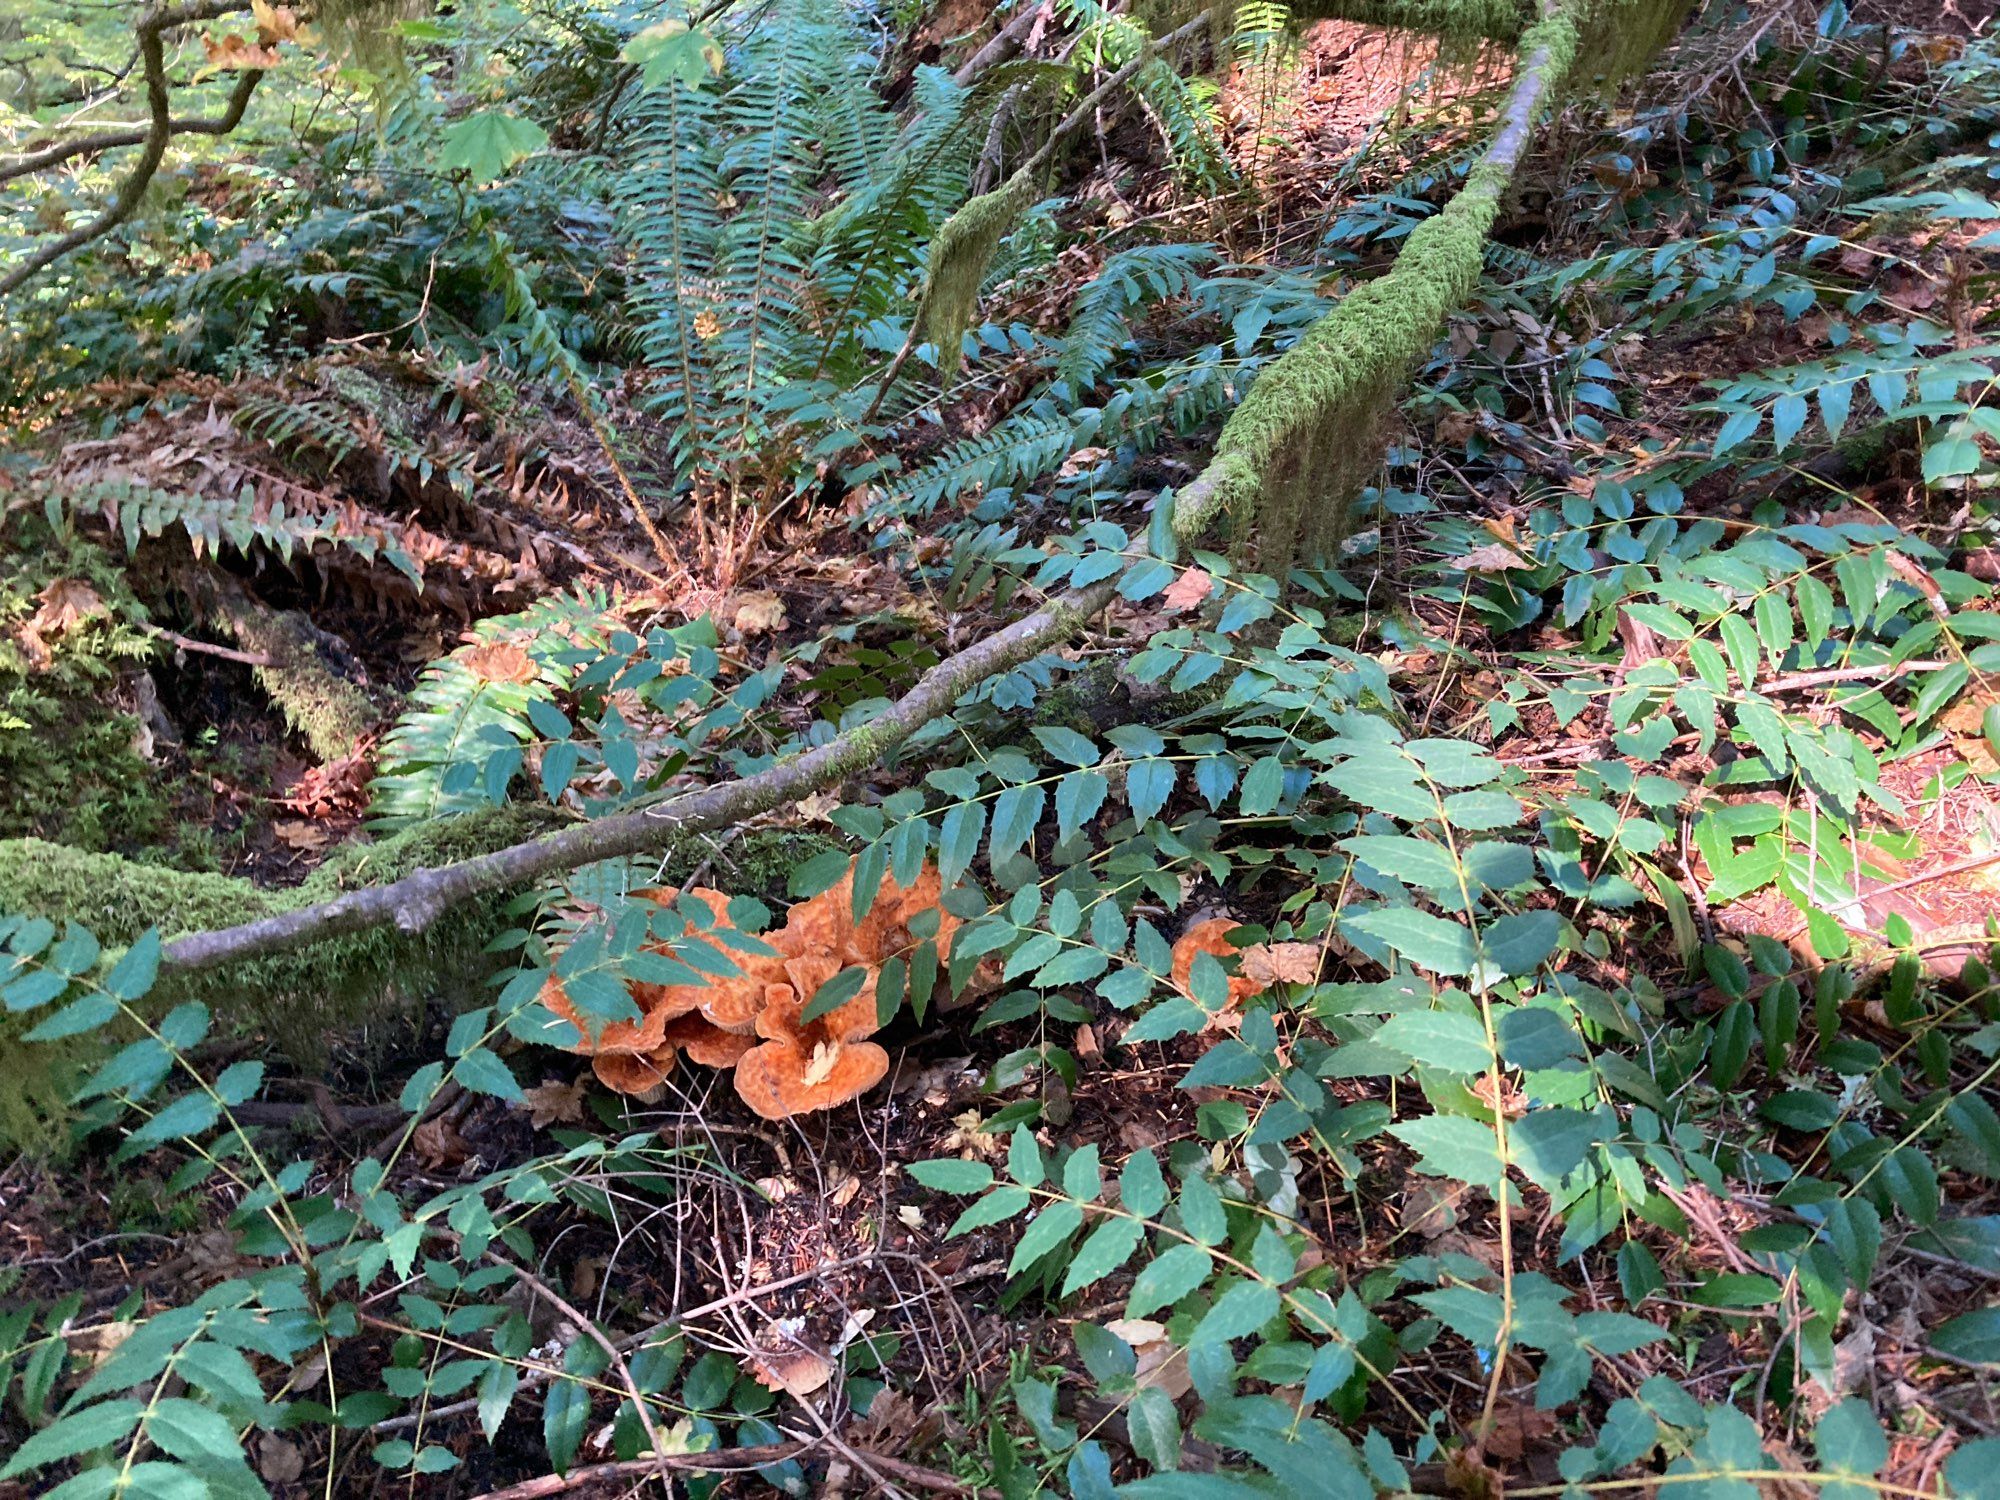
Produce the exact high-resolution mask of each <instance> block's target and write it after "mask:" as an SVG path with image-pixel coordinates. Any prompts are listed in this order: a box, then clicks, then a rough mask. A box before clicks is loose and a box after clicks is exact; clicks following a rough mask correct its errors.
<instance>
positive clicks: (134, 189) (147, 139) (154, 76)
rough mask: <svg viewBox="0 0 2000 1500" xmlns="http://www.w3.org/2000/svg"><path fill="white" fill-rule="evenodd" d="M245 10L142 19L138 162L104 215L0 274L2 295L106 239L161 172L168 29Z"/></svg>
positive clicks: (230, 5) (228, 5)
mask: <svg viewBox="0 0 2000 1500" xmlns="http://www.w3.org/2000/svg"><path fill="white" fill-rule="evenodd" d="M246 8H247V0H182V3H181V4H179V5H155V6H154V7H153V8H152V9H151V10H149V11H147V12H146V13H145V15H143V16H141V17H140V19H139V24H138V26H137V27H136V28H135V30H136V32H137V35H138V39H139V61H140V64H141V66H142V68H143V70H144V74H145V79H146V112H147V114H148V116H150V119H149V122H148V124H147V126H146V134H145V136H144V138H143V140H142V141H140V142H138V143H137V144H139V145H140V147H141V150H140V152H139V159H138V161H136V162H135V163H134V164H133V166H132V170H131V171H130V172H129V173H127V174H126V177H125V180H124V182H123V183H121V184H120V185H119V188H118V191H117V193H116V194H114V195H113V196H112V199H111V201H110V202H109V203H108V204H106V205H105V207H104V210H103V212H102V213H100V214H98V216H97V217H96V218H94V219H92V220H91V221H90V222H89V223H87V224H81V225H79V226H78V227H76V228H75V229H72V230H71V231H70V232H69V233H68V234H65V235H61V236H59V237H58V238H56V239H53V240H50V241H49V242H48V243H47V244H45V245H43V246H42V247H41V248H40V249H38V250H36V251H34V252H33V253H32V254H30V255H29V256H28V257H27V259H25V260H23V261H22V262H21V263H20V264H19V265H18V266H16V267H15V268H14V269H13V270H11V271H9V272H8V273H7V274H6V275H4V276H0V296H5V295H7V294H8V293H9V292H12V291H14V290H15V289H16V288H18V287H20V286H21V285H23V284H24V283H25V282H27V281H28V280H29V278H31V277H33V276H36V275H38V274H39V273H40V272H42V271H43V270H45V269H47V268H48V267H49V266H52V265H54V264H55V263H56V262H57V261H59V260H61V259H62V258H63V257H64V256H65V255H68V254H69V253H70V252H71V251H72V250H77V249H80V248H82V247H83V246H85V245H88V244H89V243H91V241H93V240H98V239H102V238H103V237H104V236H105V235H107V234H109V233H111V231H112V230H114V229H116V228H117V227H118V226H119V225H120V224H122V223H124V222H125V221H126V220H127V219H129V218H130V217H131V216H132V214H133V213H134V212H135V211H136V210H137V209H138V207H139V203H140V200H142V199H143V198H144V197H145V196H146V189H147V187H148V186H150V185H151V183H152V181H153V175H154V174H155V173H156V172H158V171H159V170H160V163H161V161H163V160H164V159H165V158H166V154H167V142H168V141H169V140H171V139H172V138H173V134H174V119H173V101H172V99H171V98H170V96H169V91H168V88H167V57H166V42H165V40H164V38H165V35H166V33H167V32H169V31H171V30H172V29H173V28H174V27H176V26H186V25H188V24H190V23H192V22H195V21H211V20H214V19H215V18H216V17H217V16H225V15H228V14H230V13H231V12H232V11H238V10H243V9H246ZM238 92H239V94H240V95H241V97H242V99H243V101H244V102H245V103H248V101H249V94H248V92H247V91H244V90H243V89H242V87H241V85H239V86H238ZM232 102H233V101H232Z"/></svg>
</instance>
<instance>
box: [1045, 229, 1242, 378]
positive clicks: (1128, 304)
mask: <svg viewBox="0 0 2000 1500" xmlns="http://www.w3.org/2000/svg"><path fill="white" fill-rule="evenodd" d="M1214 261H1215V251H1214V249H1213V248H1212V247H1210V246H1208V245H1141V246H1138V247H1136V248H1134V249H1131V250H1121V251H1119V252H1118V253H1117V254H1116V255H1113V256H1112V257H1111V258H1110V259H1109V260H1107V261H1105V263H1104V266H1103V268H1102V269H1101V270H1099V271H1098V273H1097V275H1096V276H1095V277H1093V278H1092V279H1091V281H1090V284H1089V285H1088V286H1086V287H1084V289H1083V290H1082V291H1081V292H1079V293H1077V298H1076V303H1075V306H1074V307H1073V308H1072V309H1071V311H1070V321H1069V329H1068V331H1067V332H1066V333H1065V334H1064V335H1063V344H1062V353H1061V354H1060V355H1059V356H1058V357H1057V359H1056V373H1055V379H1056V383H1057V385H1059V386H1061V387H1062V388H1064V389H1065V390H1066V391H1067V392H1068V394H1069V396H1070V397H1071V399H1075V398H1078V397H1081V396H1082V395H1083V394H1084V393H1085V392H1086V391H1088V390H1089V389H1090V388H1091V387H1092V386H1094V385H1096V384H1097V381H1098V378H1099V377H1100V376H1101V375H1103V373H1104V372H1105V371H1106V370H1108V369H1110V368H1111V365H1112V362H1113V361H1114V360H1115V359H1116V358H1117V356H1118V353H1119V351H1120V350H1121V349H1122V348H1124V347H1125V345H1126V344H1127V342H1128V341H1129V340H1130V339H1131V337H1132V316H1133V314H1134V313H1136V312H1139V311H1140V310H1141V309H1143V308H1146V307H1149V306H1152V305H1153V304H1155V303H1159V302H1164V301H1167V300H1169V299H1171V298H1176V297H1186V296H1188V295H1189V294H1190V293H1191V292H1193V290H1194V289H1195V287H1196V286H1197V285H1198V284H1199V283H1200V281H1201V276H1200V271H1201V268H1202V267H1204V266H1207V265H1211V264H1213V263H1214Z"/></svg>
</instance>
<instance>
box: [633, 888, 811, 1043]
mask: <svg viewBox="0 0 2000 1500" xmlns="http://www.w3.org/2000/svg"><path fill="white" fill-rule="evenodd" d="M639 894H640V895H643V896H645V897H647V898H648V899H650V900H653V901H657V902H658V903H659V904H660V905H662V906H665V905H669V904H670V903H672V902H673V901H674V900H675V899H676V898H677V897H678V896H679V895H680V892H678V891H676V890H674V889H672V888H671V887H667V888H664V889H655V890H648V891H642V892H640V893H639ZM687 894H688V895H690V896H693V897H695V898H697V899H698V900H700V901H701V902H702V904H703V905H705V906H706V907H708V909H709V910H710V911H711V912H713V913H714V914H715V928H714V929H710V930H721V929H724V928H727V929H728V930H729V931H731V932H734V931H735V930H736V928H735V927H734V925H733V924H731V922H730V920H729V898H728V897H727V896H726V895H724V894H723V893H722V892H721V891H712V890H709V889H707V888H705V887H703V886H691V887H689V888H688V891H687ZM687 940H692V941H695V942H702V943H707V945H708V947H710V948H711V949H713V950H715V951H716V952H718V953H721V954H723V955H725V956H726V957H727V958H728V959H729V961H730V962H731V963H733V964H735V965H736V969H737V972H736V973H735V974H734V975H732V976H730V977H728V978H723V977H721V976H718V975H711V976H709V977H707V978H705V979H703V980H702V981H701V982H700V983H697V984H666V985H657V984H635V985H633V986H632V996H633V998H634V999H635V1000H637V1001H638V1002H639V1004H640V1005H641V1006H642V1007H646V1008H649V1009H650V1008H652V1007H655V1006H659V1007H664V1008H665V1009H666V1011H667V1014H668V1015H669V1016H680V1015H685V1014H686V1013H687V1012H689V1011H691V1010H695V1009H697V1008H699V1009H700V1011H701V1013H702V1016H703V1017H704V1018H705V1019H706V1020H707V1021H708V1023H709V1024H710V1025H711V1026H718V1027H720V1028H721V1029H722V1030H724V1031H734V1032H739V1033H741V1034H743V1035H745V1036H747V1035H749V1034H750V1031H751V1028H752V1026H753V1024H754V1023H755V1021H756V1019H757V1012H758V1011H760V1010H762V1009H763V1008H764V987H765V986H766V985H767V984H771V983H774V982H777V981H780V980H782V979H783V977H784V968H783V965H784V959H783V957H782V955H765V954H759V953H744V952H742V951H740V950H739V949H736V948H731V947H727V946H725V945H724V944H721V943H717V942H713V941H710V940H709V939H708V938H706V937H704V936H703V929H700V928H697V927H695V926H694V925H693V924H692V923H690V924H689V927H688V932H687V935H686V938H684V939H683V941H687ZM653 951H655V952H664V951H666V947H665V945H663V944H662V945H653Z"/></svg>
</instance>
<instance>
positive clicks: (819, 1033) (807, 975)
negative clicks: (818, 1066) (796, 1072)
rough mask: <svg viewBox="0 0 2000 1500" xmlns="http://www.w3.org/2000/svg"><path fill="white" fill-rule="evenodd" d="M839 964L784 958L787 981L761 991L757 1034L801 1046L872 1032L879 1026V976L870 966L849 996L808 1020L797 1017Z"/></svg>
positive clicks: (834, 972)
mask: <svg viewBox="0 0 2000 1500" xmlns="http://www.w3.org/2000/svg"><path fill="white" fill-rule="evenodd" d="M842 967H843V966H842V965H840V964H837V963H835V962H834V961H833V960H832V959H830V958H788V959H786V960H785V977H786V978H787V979H789V980H790V981H791V983H790V984H774V985H771V986H770V987H769V988H768V989H767V990H766V991H765V992H764V1009H763V1010H762V1012H760V1013H759V1015H758V1017H757V1035H759V1036H761V1037H763V1038H765V1039H766V1040H767V1041H796V1042H798V1043H799V1044H800V1045H802V1046H805V1047H811V1046H812V1045H813V1044H814V1043H815V1042H823V1041H825V1042H849V1041H855V1040H858V1039H859V1038H861V1037H864V1036H873V1035H874V1034H875V1033H876V1032H877V1031H878V1030H879V1029H880V1026H879V1024H878V1023H877V1021H876V1018H875V982H876V980H877V979H878V978H879V977H880V976H879V975H878V973H877V972H876V971H875V970H874V969H870V970H869V971H868V977H867V978H866V979H864V980H863V981H862V982H861V988H860V989H859V990H858V991H856V992H855V995H854V998H853V999H851V1000H847V1001H843V1002H842V1003H841V1004H839V1005H837V1006H835V1007H834V1008H833V1009H832V1010H830V1011H828V1012H827V1013H826V1014H825V1015H821V1016H815V1017H813V1019H812V1020H810V1021H807V1020H802V1019H801V1018H802V1017H803V1016H804V1014H805V1010H806V1007H807V1006H809V1005H810V1004H812V999H813V996H814V995H816V994H818V993H819V990H820V986H822V985H824V984H825V983H826V982H827V981H828V980H830V979H832V978H833V977H834V975H836V974H838V973H839V972H840V971H841V968H842Z"/></svg>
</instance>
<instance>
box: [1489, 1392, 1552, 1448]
mask: <svg viewBox="0 0 2000 1500" xmlns="http://www.w3.org/2000/svg"><path fill="white" fill-rule="evenodd" d="M1555 1430H1556V1418H1555V1413H1554V1412H1546V1411H1540V1410H1537V1409H1536V1408H1535V1407H1532V1406H1529V1405H1526V1404H1525V1403H1523V1402H1520V1401H1509V1400H1506V1399H1504V1398H1503V1399H1502V1400H1500V1401H1499V1402H1497V1403H1496V1404H1495V1405H1494V1408H1493V1425H1492V1427H1490V1428H1488V1429H1487V1433H1486V1442H1485V1445H1484V1446H1485V1449H1486V1452H1487V1453H1489V1454H1490V1455H1492V1456H1493V1457H1494V1458H1510V1459H1511V1458H1519V1457H1520V1456H1521V1453H1522V1451H1523V1450H1524V1449H1525V1448H1526V1447H1527V1445H1528V1444H1529V1443H1531V1442H1534V1441H1536V1440H1538V1439H1541V1438H1546V1437H1551V1436H1553V1435H1554V1433H1555Z"/></svg>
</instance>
